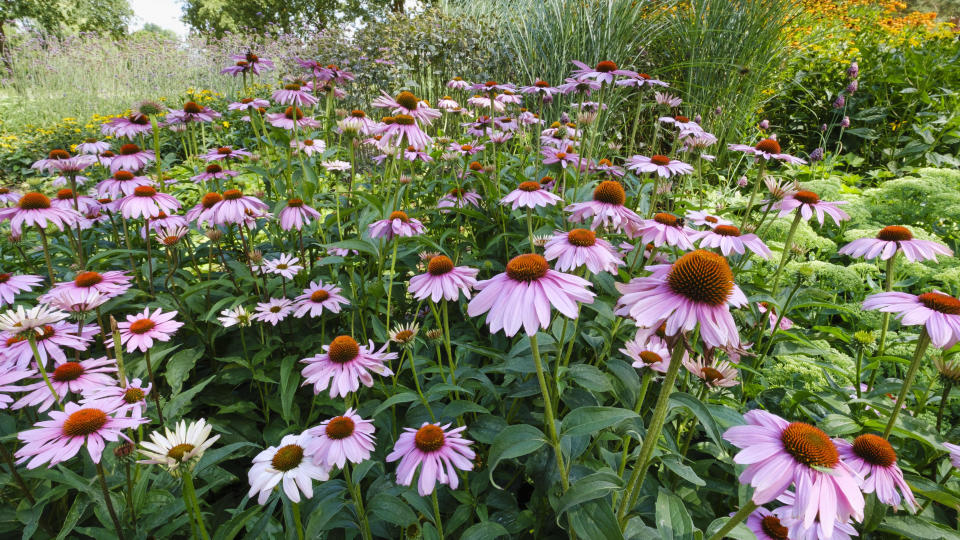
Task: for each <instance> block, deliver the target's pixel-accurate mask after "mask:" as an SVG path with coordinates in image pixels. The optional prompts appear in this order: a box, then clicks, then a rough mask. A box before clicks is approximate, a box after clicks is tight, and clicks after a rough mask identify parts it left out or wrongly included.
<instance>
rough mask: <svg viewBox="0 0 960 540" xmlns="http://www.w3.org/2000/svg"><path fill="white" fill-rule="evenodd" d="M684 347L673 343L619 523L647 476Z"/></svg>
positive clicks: (621, 506) (631, 505)
mask: <svg viewBox="0 0 960 540" xmlns="http://www.w3.org/2000/svg"><path fill="white" fill-rule="evenodd" d="M685 350H686V349H685V348H684V345H683V343H682V342H677V343H676V345H674V349H673V354H672V355H671V356H670V367H668V368H667V373H666V375H665V376H664V379H663V386H661V387H660V395H659V396H657V404H656V406H655V407H654V409H653V416H652V417H651V418H650V425H649V427H647V432H646V434H645V435H644V437H643V446H641V447H640V453H639V454H638V455H637V461H636V462H635V464H634V467H633V474H632V475H631V477H630V481H629V482H628V483H627V490H626V493H627V495H626V496H625V497H624V498H623V501H622V502H621V503H620V511H619V513H618V515H619V518H620V521H621V523H622V522H623V521H624V517H625V516H626V515H627V511H628V510H630V508H632V507H633V505H634V504H636V502H637V498H639V497H640V489H641V488H642V487H643V481H644V479H645V478H646V476H647V467H648V466H649V465H650V458H651V456H653V450H654V448H656V446H657V441H658V440H659V439H660V432H661V431H663V425H664V423H665V422H666V420H667V411H668V410H669V408H670V407H669V405H670V394H671V393H673V387H674V385H675V384H676V382H677V372H678V371H679V369H680V363H681V359H682V358H683V353H684V352H685Z"/></svg>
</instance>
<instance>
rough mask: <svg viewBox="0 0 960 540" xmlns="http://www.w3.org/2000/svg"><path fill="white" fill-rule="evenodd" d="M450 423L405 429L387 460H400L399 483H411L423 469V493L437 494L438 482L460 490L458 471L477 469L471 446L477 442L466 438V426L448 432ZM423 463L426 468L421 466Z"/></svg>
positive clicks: (420, 488)
mask: <svg viewBox="0 0 960 540" xmlns="http://www.w3.org/2000/svg"><path fill="white" fill-rule="evenodd" d="M449 427H450V424H445V425H440V424H430V423H426V422H424V424H423V425H422V426H420V428H419V429H414V428H403V429H404V432H403V433H401V434H400V438H398V439H397V443H396V444H395V445H394V447H393V452H390V454H389V455H387V462H392V461H397V460H400V464H399V465H397V483H398V484H400V485H401V486H409V485H411V484H412V483H413V477H414V475H416V473H417V469H418V468H419V469H420V479H419V481H418V482H417V491H418V492H419V493H420V495H424V496H426V495H430V494H431V493H433V490H434V488H435V487H436V485H437V483H440V484H446V485H448V486H450V489H457V487H458V486H459V485H460V477H459V476H458V475H457V471H458V470H461V471H470V470H473V461H472V460H473V458H475V457H476V453H475V452H474V451H473V450H471V449H470V445H471V444H473V441H471V440H469V439H466V438H464V437H463V431H464V430H465V429H467V428H466V427H465V426H461V427H458V428H454V429H451V430H449V431H448V428H449ZM421 465H422V467H421Z"/></svg>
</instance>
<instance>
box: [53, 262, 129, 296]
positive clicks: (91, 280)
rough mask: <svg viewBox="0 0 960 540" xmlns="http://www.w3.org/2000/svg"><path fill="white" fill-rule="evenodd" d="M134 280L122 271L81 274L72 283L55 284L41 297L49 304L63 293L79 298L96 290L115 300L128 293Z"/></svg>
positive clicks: (86, 272)
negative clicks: (51, 299) (53, 298)
mask: <svg viewBox="0 0 960 540" xmlns="http://www.w3.org/2000/svg"><path fill="white" fill-rule="evenodd" d="M132 279H133V278H132V277H130V276H128V275H127V273H126V272H124V271H120V270H111V271H108V272H103V273H100V272H93V271H85V272H80V273H78V274H77V275H76V277H75V278H74V279H73V280H72V281H64V282H60V283H57V284H55V285H54V286H53V287H52V288H51V289H50V291H49V292H47V293H46V294H45V295H43V296H41V297H40V298H39V300H40V301H41V302H49V299H50V298H52V297H53V296H57V295H59V294H61V293H65V294H69V295H73V296H77V297H79V296H80V295H82V294H84V293H86V292H88V291H90V290H94V291H97V292H98V293H99V294H101V295H103V296H105V297H106V298H108V299H109V298H114V297H117V296H120V295H121V294H123V293H125V292H127V290H128V289H129V288H130V285H131V284H130V281H131V280H132Z"/></svg>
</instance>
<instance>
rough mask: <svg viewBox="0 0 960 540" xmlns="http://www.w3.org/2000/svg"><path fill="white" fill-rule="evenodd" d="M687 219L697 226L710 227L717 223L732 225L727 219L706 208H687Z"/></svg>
mask: <svg viewBox="0 0 960 540" xmlns="http://www.w3.org/2000/svg"><path fill="white" fill-rule="evenodd" d="M686 218H687V221H690V222H691V223H693V224H694V225H697V226H701V227H702V226H707V227H710V228H711V229H712V228H714V227H716V226H717V225H733V222H732V221H730V220H729V219H724V218H722V217H719V216H715V215H713V214H711V213H709V212H707V211H706V210H689V211H687V215H686Z"/></svg>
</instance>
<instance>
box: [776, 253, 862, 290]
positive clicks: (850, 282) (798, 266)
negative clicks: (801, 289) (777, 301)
mask: <svg viewBox="0 0 960 540" xmlns="http://www.w3.org/2000/svg"><path fill="white" fill-rule="evenodd" d="M785 274H786V278H785V280H784V281H786V282H795V281H796V280H798V279H804V280H806V281H810V280H812V281H813V282H814V283H816V286H817V287H818V288H820V289H824V290H828V291H833V292H836V293H846V292H858V291H860V290H861V289H863V288H864V281H863V279H862V278H861V277H860V274H859V273H858V272H857V271H856V270H854V269H851V268H850V267H849V266H841V265H839V264H833V263H829V262H825V261H799V262H791V263H788V264H787V267H786V272H785Z"/></svg>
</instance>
